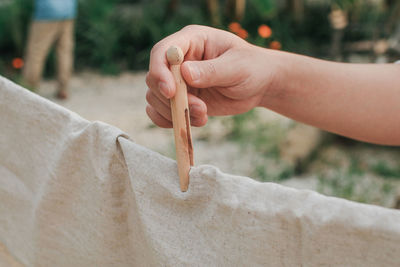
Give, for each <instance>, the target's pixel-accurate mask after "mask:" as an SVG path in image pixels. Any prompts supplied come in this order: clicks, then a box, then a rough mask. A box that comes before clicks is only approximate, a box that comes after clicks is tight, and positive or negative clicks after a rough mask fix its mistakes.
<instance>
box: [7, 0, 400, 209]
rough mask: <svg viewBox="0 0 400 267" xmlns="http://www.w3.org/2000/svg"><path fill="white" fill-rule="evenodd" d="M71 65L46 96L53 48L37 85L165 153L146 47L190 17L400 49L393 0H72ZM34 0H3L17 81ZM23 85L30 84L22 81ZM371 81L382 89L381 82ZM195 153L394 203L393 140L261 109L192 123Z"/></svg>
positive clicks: (270, 36)
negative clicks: (357, 135) (347, 133)
mask: <svg viewBox="0 0 400 267" xmlns="http://www.w3.org/2000/svg"><path fill="white" fill-rule="evenodd" d="M77 4H78V7H77V16H76V18H75V33H74V36H75V49H74V61H75V62H74V74H73V75H72V77H71V79H70V83H69V86H68V97H67V98H66V99H64V100H60V99H57V98H56V97H55V96H54V90H55V89H54V88H55V87H56V75H57V63H56V62H57V55H56V51H55V49H54V48H53V49H51V50H50V52H49V54H48V56H47V58H46V61H45V65H44V72H43V80H42V82H41V83H40V86H38V87H37V88H35V90H34V91H35V92H36V93H38V94H39V95H42V96H44V97H46V98H48V99H50V100H51V101H54V102H56V103H58V104H60V105H63V106H65V107H66V108H68V109H71V110H73V111H75V112H77V113H78V114H80V115H81V116H83V117H84V118H86V119H89V120H101V121H105V122H107V123H110V124H113V125H115V126H117V127H119V128H121V129H122V130H124V131H126V132H127V133H128V134H129V135H130V136H131V138H132V140H133V141H135V142H137V143H139V144H141V145H144V146H146V147H149V148H151V149H153V150H156V151H158V152H160V153H162V154H164V155H166V156H169V157H174V142H173V134H172V131H171V130H168V129H159V128H157V127H155V126H154V125H153V124H152V123H151V121H150V120H149V119H148V118H147V116H146V114H145V106H146V101H145V93H146V89H147V87H146V84H145V81H144V79H145V73H146V69H147V67H148V61H149V56H150V50H151V48H152V46H153V45H154V44H155V43H157V42H158V41H159V40H161V39H162V38H164V37H166V36H168V35H169V34H172V33H174V32H176V31H177V30H179V29H181V28H182V27H184V26H185V25H188V24H201V25H209V26H213V27H217V28H221V29H224V30H227V31H231V32H233V33H234V34H237V35H238V36H239V37H241V38H244V39H246V40H247V41H248V42H250V43H253V44H256V45H259V46H263V47H266V48H269V49H279V50H285V51H290V52H295V53H300V54H305V55H309V56H313V57H318V58H323V59H328V60H335V61H344V62H354V63H391V62H394V61H396V60H399V59H400V1H395V0H330V1H329V0H203V1H200V0H196V1H195V0H146V1H145V0H142V1H139V0H137V1H135V0H79V1H77ZM33 12H34V1H33V0H0V74H1V75H3V76H5V77H7V78H9V79H11V80H13V81H15V82H17V83H22V84H23V81H22V72H23V69H24V64H25V62H26V61H25V57H26V55H25V54H26V49H27V40H28V31H29V25H30V23H31V21H32V14H33ZM31 89H32V88H31ZM378 89H379V88H378ZM192 131H193V135H194V145H195V160H196V161H197V162H196V164H197V165H198V164H213V165H216V166H218V167H219V168H221V169H222V170H223V171H225V172H229V173H233V174H237V175H243V176H250V177H254V178H255V179H258V180H260V181H272V182H278V183H282V184H285V185H287V186H292V187H296V188H307V189H312V190H316V191H319V192H321V193H324V194H327V195H332V196H337V197H342V198H347V199H350V200H354V201H359V202H365V203H370V204H377V205H382V206H385V207H391V208H400V149H399V148H395V147H383V146H375V145H369V144H365V143H361V142H357V141H353V140H349V139H346V138H343V137H339V136H336V135H333V134H329V133H325V132H322V131H320V130H318V129H315V128H313V127H309V126H306V125H303V124H300V123H296V122H294V121H292V120H289V119H287V118H284V117H282V116H280V115H278V114H275V113H273V112H271V111H268V110H265V109H255V110H252V111H250V112H248V113H246V114H242V115H238V116H233V117H221V118H210V120H209V122H208V124H207V126H205V127H202V128H194V129H192Z"/></svg>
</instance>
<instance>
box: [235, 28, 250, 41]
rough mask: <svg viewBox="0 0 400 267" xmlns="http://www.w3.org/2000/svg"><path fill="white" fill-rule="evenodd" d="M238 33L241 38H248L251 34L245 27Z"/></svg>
mask: <svg viewBox="0 0 400 267" xmlns="http://www.w3.org/2000/svg"><path fill="white" fill-rule="evenodd" d="M237 35H238V36H239V37H240V38H243V39H246V38H247V37H248V36H249V33H248V32H247V31H246V30H245V29H240V30H239V31H238V32H237Z"/></svg>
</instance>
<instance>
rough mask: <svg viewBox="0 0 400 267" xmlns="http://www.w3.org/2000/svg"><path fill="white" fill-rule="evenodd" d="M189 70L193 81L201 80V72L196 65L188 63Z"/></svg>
mask: <svg viewBox="0 0 400 267" xmlns="http://www.w3.org/2000/svg"><path fill="white" fill-rule="evenodd" d="M188 68H189V73H190V77H192V81H196V80H198V79H200V70H199V68H198V67H197V66H196V65H195V64H192V63H188Z"/></svg>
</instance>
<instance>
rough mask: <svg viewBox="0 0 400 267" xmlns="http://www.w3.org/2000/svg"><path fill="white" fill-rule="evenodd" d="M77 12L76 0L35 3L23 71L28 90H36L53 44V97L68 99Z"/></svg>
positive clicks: (51, 0) (39, 0) (38, 1)
mask: <svg viewBox="0 0 400 267" xmlns="http://www.w3.org/2000/svg"><path fill="white" fill-rule="evenodd" d="M76 10H77V1H76V0H35V7H34V14H33V21H32V23H31V25H30V30H29V37H28V44H27V48H26V55H25V57H26V58H25V62H26V64H25V67H24V70H23V79H24V83H25V85H26V86H27V87H30V88H32V89H35V88H37V87H38V85H39V83H40V80H41V77H42V72H43V67H44V64H45V61H46V58H47V55H48V54H49V51H50V48H51V47H52V46H53V44H54V43H55V44H56V56H57V81H58V85H57V93H56V96H57V97H58V98H60V99H65V98H67V96H68V95H67V88H68V82H69V79H70V76H71V72H72V69H73V50H74V19H75V17H76Z"/></svg>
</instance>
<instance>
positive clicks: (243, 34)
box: [228, 22, 249, 39]
mask: <svg viewBox="0 0 400 267" xmlns="http://www.w3.org/2000/svg"><path fill="white" fill-rule="evenodd" d="M228 29H229V30H230V31H231V32H233V33H235V34H236V35H237V36H239V37H240V38H242V39H247V37H249V33H248V32H247V31H246V30H245V29H243V28H242V26H241V25H240V24H239V23H238V22H232V23H230V24H229V26H228Z"/></svg>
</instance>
